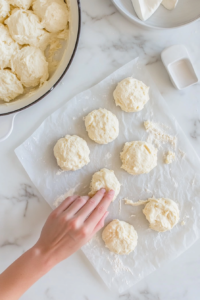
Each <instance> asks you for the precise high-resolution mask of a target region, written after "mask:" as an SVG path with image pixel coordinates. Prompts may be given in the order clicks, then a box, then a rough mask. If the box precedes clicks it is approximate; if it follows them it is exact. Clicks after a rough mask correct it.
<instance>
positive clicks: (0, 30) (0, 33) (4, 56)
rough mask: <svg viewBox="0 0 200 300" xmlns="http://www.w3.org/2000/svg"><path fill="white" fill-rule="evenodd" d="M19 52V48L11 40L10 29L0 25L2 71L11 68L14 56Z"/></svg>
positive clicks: (0, 67)
mask: <svg viewBox="0 0 200 300" xmlns="http://www.w3.org/2000/svg"><path fill="white" fill-rule="evenodd" d="M18 50H19V46H18V44H17V43H16V42H14V41H13V39H12V38H11V36H10V34H9V31H8V28H7V27H6V26H4V25H3V24H0V69H4V68H7V67H10V60H11V57H12V55H15V53H16V52H17V51H18Z"/></svg>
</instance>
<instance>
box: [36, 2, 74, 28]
mask: <svg viewBox="0 0 200 300" xmlns="http://www.w3.org/2000/svg"><path fill="white" fill-rule="evenodd" d="M33 11H34V12H35V13H36V15H37V16H38V17H39V18H40V20H41V22H42V25H43V26H44V28H46V30H48V31H49V32H58V31H60V30H64V29H65V28H66V26H67V22H68V19H69V12H68V9H67V5H66V3H65V2H64V1H63V0H35V1H34V2H33Z"/></svg>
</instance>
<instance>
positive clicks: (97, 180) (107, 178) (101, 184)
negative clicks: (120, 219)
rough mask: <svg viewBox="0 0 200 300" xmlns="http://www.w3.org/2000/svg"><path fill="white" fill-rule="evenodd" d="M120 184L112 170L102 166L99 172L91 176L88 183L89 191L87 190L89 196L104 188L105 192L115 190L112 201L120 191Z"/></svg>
mask: <svg viewBox="0 0 200 300" xmlns="http://www.w3.org/2000/svg"><path fill="white" fill-rule="evenodd" d="M120 186H121V185H120V183H119V181H118V179H117V177H116V176H115V173H114V171H112V170H108V169H105V168H104V169H101V170H100V171H99V172H96V173H94V175H93V176H92V181H91V184H90V189H91V191H90V192H89V196H90V197H92V196H94V195H95V194H96V192H97V191H99V190H100V189H102V188H104V189H106V191H107V192H108V191H110V190H113V191H115V195H114V198H113V201H114V200H115V199H116V197H117V195H118V194H119V192H120Z"/></svg>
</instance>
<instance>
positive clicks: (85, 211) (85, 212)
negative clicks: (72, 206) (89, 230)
mask: <svg viewBox="0 0 200 300" xmlns="http://www.w3.org/2000/svg"><path fill="white" fill-rule="evenodd" d="M105 192H106V190H105V189H101V190H99V191H98V192H97V193H96V194H95V195H94V196H93V197H92V198H90V199H89V200H88V201H87V203H86V204H85V205H84V206H83V207H82V208H81V209H80V210H79V212H78V213H77V214H76V216H77V217H79V218H80V219H81V221H82V222H84V221H85V220H86V219H87V217H88V216H89V215H90V214H91V212H92V211H93V210H94V209H95V208H96V207H97V205H98V204H99V202H100V201H101V200H102V199H103V197H104V195H105Z"/></svg>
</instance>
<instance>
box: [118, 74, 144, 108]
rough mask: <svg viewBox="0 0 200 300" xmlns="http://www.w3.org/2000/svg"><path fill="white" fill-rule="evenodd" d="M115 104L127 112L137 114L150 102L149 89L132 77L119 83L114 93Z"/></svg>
mask: <svg viewBox="0 0 200 300" xmlns="http://www.w3.org/2000/svg"><path fill="white" fill-rule="evenodd" d="M113 96H114V99H115V104H116V105H117V106H120V107H121V109H122V110H124V111H126V112H136V111H140V110H142V109H143V108H144V105H145V104H146V103H147V102H148V101H149V87H148V86H146V85H145V84H144V83H143V82H142V81H139V80H137V79H134V78H132V77H128V78H125V79H124V80H122V81H121V82H119V83H118V85H117V87H116V89H115V91H114V93H113Z"/></svg>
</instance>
